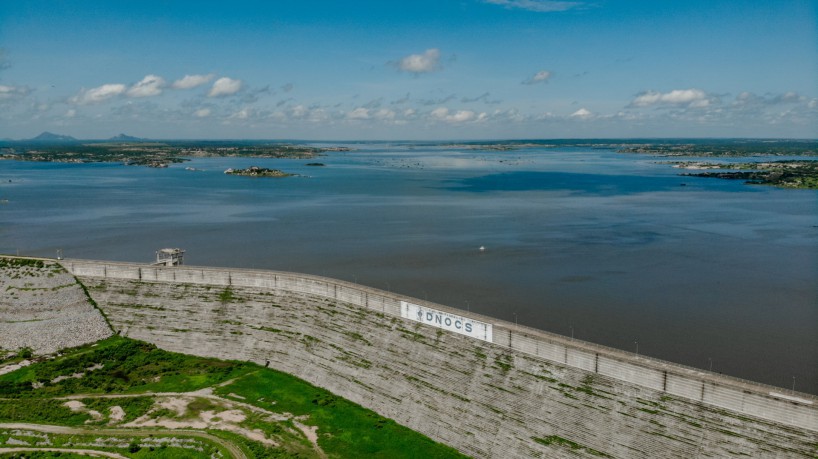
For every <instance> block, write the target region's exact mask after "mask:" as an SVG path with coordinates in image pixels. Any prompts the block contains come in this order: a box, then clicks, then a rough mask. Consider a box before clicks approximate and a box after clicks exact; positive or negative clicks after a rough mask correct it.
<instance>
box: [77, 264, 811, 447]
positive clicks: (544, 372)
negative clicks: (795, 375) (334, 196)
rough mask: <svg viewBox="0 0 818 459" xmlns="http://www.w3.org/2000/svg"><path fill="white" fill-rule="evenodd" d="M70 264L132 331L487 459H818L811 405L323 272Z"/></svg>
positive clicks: (797, 396)
mask: <svg viewBox="0 0 818 459" xmlns="http://www.w3.org/2000/svg"><path fill="white" fill-rule="evenodd" d="M62 263H63V266H64V267H65V268H66V269H67V270H68V271H69V272H71V273H72V274H74V275H75V276H77V277H78V278H79V279H80V280H81V281H82V282H83V283H85V284H86V285H87V286H88V288H89V293H90V294H91V296H92V298H94V300H95V301H96V302H97V303H98V304H99V306H100V308H101V309H102V310H103V311H105V313H106V315H107V316H108V318H109V320H110V321H111V323H112V325H113V326H114V327H115V328H117V329H118V330H119V331H120V332H122V333H123V334H126V335H128V336H132V337H134V338H138V339H143V340H146V341H149V342H153V343H155V344H157V345H158V346H160V347H163V348H166V349H169V350H174V351H180V352H186V353H191V354H197V355H209V356H216V357H222V358H230V359H240V360H252V361H255V362H257V363H260V364H262V365H269V366H271V367H274V368H276V369H279V370H282V371H287V372H289V373H292V374H295V375H296V376H299V377H301V378H303V379H305V380H307V381H309V382H311V383H313V384H316V385H319V386H322V387H325V388H327V389H329V390H331V391H333V392H335V393H337V394H339V395H341V396H344V397H346V398H349V399H350V400H353V401H355V402H356V403H360V404H361V405H363V406H366V407H368V408H371V409H373V410H375V411H377V412H379V413H380V414H383V415H385V416H389V417H391V418H393V419H395V420H396V421H397V422H399V423H401V424H404V425H406V426H408V427H410V428H413V429H415V430H418V431H420V432H422V433H424V434H427V435H429V436H430V437H432V438H433V439H435V440H438V441H441V442H444V443H447V444H449V445H452V446H454V447H456V448H458V449H459V450H461V451H462V452H464V453H466V454H470V455H473V456H476V457H537V456H539V457H599V456H602V457H646V458H647V457H680V458H681V457H696V456H701V457H730V456H733V455H735V456H739V455H749V456H751V457H761V456H763V457H813V456H815V455H816V454H818V406H816V405H817V404H818V398H816V397H814V396H811V395H807V394H801V393H794V392H792V391H787V390H784V389H780V388H776V387H772V386H765V385H761V384H756V383H751V382H748V381H743V380H740V379H737V378H731V377H727V376H722V375H716V374H713V373H710V372H706V371H702V370H698V369H694V368H689V367H684V366H681V365H677V364H672V363H669V362H664V361H661V360H658V359H653V358H649V357H645V356H637V355H634V354H631V353H628V352H624V351H620V350H616V349H611V348H607V347H604V346H599V345H594V344H592V343H587V342H583V341H579V340H572V339H568V338H566V337H563V336H560V335H555V334H551V333H546V332H543V331H539V330H535V329H530V328H526V327H522V326H519V327H518V326H517V325H515V324H513V323H508V322H505V321H501V320H498V319H494V318H491V317H486V316H481V315H478V314H472V313H465V312H464V311H461V310H458V309H454V308H449V307H446V306H443V305H437V304H433V303H429V302H426V301H422V300H417V299H413V298H408V297H405V296H401V295H398V294H394V293H389V292H385V291H381V290H377V289H372V288H369V287H365V286H361V285H357V284H353V283H348V282H343V281H339V280H335V279H327V278H322V277H318V276H309V275H301V274H294V273H285V272H274V271H255V270H241V269H213V268H199V267H188V266H181V267H157V266H146V265H138V264H128V263H111V262H95V261H84V260H65V261H63V262H62ZM409 306H411V307H414V308H415V309H418V308H421V309H422V310H423V311H433V312H435V313H440V314H443V315H447V317H451V318H452V320H453V321H454V322H452V323H455V322H460V321H470V323H472V322H473V324H474V325H475V326H478V325H480V324H486V325H487V326H489V327H490V330H491V333H490V334H487V335H484V336H485V337H487V338H488V340H485V339H475V338H472V337H469V336H464V335H463V334H459V333H457V332H449V331H447V330H445V329H444V328H439V327H435V326H432V325H427V324H424V323H421V322H418V321H416V320H412V317H407V313H406V311H407V307H409ZM415 309H413V311H414V310H415ZM419 316H420V315H419Z"/></svg>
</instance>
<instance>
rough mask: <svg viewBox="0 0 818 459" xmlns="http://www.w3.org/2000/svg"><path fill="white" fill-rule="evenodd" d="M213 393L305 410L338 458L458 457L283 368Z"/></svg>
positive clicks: (281, 410) (323, 442)
mask: <svg viewBox="0 0 818 459" xmlns="http://www.w3.org/2000/svg"><path fill="white" fill-rule="evenodd" d="M216 393H217V394H222V395H226V394H229V393H234V394H237V395H240V396H242V397H245V399H246V401H247V402H249V403H252V404H253V405H256V406H260V407H262V408H264V409H267V410H270V411H275V412H279V413H285V412H286V413H292V414H294V415H296V416H300V415H309V419H308V420H306V421H304V423H305V424H308V425H314V426H318V435H319V440H318V444H319V445H320V446H321V448H322V449H323V450H324V451H326V452H327V453H328V454H331V455H335V456H337V457H383V458H393V457H394V458H397V457H418V458H421V457H422V458H443V457H463V456H462V455H460V454H459V453H458V452H457V451H455V450H454V449H452V448H450V447H448V446H445V445H441V444H439V443H435V442H433V441H432V440H431V439H429V438H428V437H425V436H422V435H420V434H418V433H416V432H413V431H412V430H410V429H408V428H406V427H403V426H401V425H398V424H396V423H395V422H394V421H392V420H391V419H386V418H384V417H382V416H380V415H378V414H376V413H375V412H373V411H370V410H367V409H365V408H363V407H361V406H359V405H356V404H354V403H352V402H350V401H348V400H346V399H343V398H341V397H338V396H335V395H333V394H332V393H330V392H328V391H326V390H324V389H321V388H318V387H315V386H313V385H312V384H309V383H307V382H305V381H302V380H300V379H298V378H296V377H294V376H290V375H287V374H285V373H280V372H277V371H273V370H263V371H258V372H254V373H250V374H247V375H245V376H242V377H241V378H239V379H237V380H236V381H234V382H233V383H231V384H229V385H227V386H224V387H220V388H218V389H217V390H216Z"/></svg>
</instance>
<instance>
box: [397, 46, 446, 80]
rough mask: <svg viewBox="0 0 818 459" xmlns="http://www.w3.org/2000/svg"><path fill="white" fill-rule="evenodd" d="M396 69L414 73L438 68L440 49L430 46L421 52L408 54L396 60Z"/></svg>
mask: <svg viewBox="0 0 818 459" xmlns="http://www.w3.org/2000/svg"><path fill="white" fill-rule="evenodd" d="M398 69H400V70H402V71H404V72H409V73H414V74H415V75H417V74H420V73H429V72H434V71H435V70H439V69H440V50H439V49H437V48H431V49H427V50H426V51H424V53H423V54H410V55H408V56H406V57H404V58H403V59H401V60H400V61H399V62H398Z"/></svg>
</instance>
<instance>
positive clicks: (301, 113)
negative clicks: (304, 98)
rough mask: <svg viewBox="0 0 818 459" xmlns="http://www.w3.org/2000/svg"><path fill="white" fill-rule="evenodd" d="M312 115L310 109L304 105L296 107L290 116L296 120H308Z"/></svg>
mask: <svg viewBox="0 0 818 459" xmlns="http://www.w3.org/2000/svg"><path fill="white" fill-rule="evenodd" d="M309 114H310V109H309V108H307V107H305V106H303V105H296V106H295V107H293V108H292V109H291V110H290V116H292V117H293V118H295V119H300V118H306V117H307V115H309Z"/></svg>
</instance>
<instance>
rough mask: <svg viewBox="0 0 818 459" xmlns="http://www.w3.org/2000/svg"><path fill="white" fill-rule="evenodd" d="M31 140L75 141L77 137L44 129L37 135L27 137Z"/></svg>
mask: <svg viewBox="0 0 818 459" xmlns="http://www.w3.org/2000/svg"><path fill="white" fill-rule="evenodd" d="M28 140H30V141H33V142H76V141H77V139H75V138H73V137H71V136H70V135H62V134H54V133H53V132H48V131H45V132H43V133H42V134H40V135H38V136H37V137H34V138H31V139H28Z"/></svg>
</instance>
